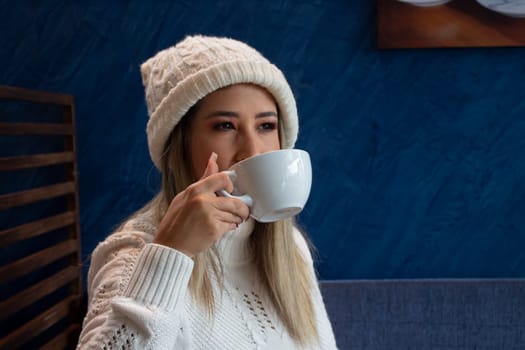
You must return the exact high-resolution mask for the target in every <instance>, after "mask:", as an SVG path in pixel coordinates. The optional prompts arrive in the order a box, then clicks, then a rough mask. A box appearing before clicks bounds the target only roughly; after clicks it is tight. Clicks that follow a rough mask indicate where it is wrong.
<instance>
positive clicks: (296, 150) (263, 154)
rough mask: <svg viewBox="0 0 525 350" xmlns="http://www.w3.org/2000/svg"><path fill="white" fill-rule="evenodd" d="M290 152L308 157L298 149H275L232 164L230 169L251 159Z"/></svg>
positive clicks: (303, 151)
mask: <svg viewBox="0 0 525 350" xmlns="http://www.w3.org/2000/svg"><path fill="white" fill-rule="evenodd" d="M290 151H293V152H298V153H303V154H306V155H307V156H309V153H308V152H307V151H305V150H303V149H299V148H281V149H276V150H273V151H268V152H264V153H258V154H255V155H253V156H250V157H248V158H245V159H243V160H240V161H238V162H237V163H235V164H233V165H232V166H231V167H230V169H233V168H235V167H237V166H239V165H241V164H243V163H246V162H248V161H250V160H251V159H253V158H259V157H266V156H270V155H272V154H274V153H281V152H290Z"/></svg>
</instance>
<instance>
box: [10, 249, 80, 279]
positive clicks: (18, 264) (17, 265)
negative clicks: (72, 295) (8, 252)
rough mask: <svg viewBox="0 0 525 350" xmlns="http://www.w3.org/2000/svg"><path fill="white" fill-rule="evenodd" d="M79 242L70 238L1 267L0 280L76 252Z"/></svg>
mask: <svg viewBox="0 0 525 350" xmlns="http://www.w3.org/2000/svg"><path fill="white" fill-rule="evenodd" d="M77 247H78V242H77V240H75V239H69V240H67V241H65V242H62V243H60V244H57V245H54V246H51V247H49V248H46V249H42V250H40V251H38V252H37V253H35V254H32V255H29V256H27V257H25V258H22V259H19V260H17V261H15V262H12V263H10V264H7V265H4V266H2V267H0V281H2V282H4V283H5V282H7V281H10V280H13V279H15V278H17V277H19V276H22V275H25V274H27V273H29V272H31V271H33V270H36V269H39V268H41V267H43V266H45V265H48V264H49V263H51V262H53V261H56V260H58V259H60V258H62V257H65V256H67V255H69V254H72V253H75V252H76V250H77Z"/></svg>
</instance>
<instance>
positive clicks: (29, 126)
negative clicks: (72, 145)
mask: <svg viewBox="0 0 525 350" xmlns="http://www.w3.org/2000/svg"><path fill="white" fill-rule="evenodd" d="M71 134H73V125H71V124H66V123H6V122H0V135H71Z"/></svg>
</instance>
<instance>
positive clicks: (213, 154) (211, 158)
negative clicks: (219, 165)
mask: <svg viewBox="0 0 525 350" xmlns="http://www.w3.org/2000/svg"><path fill="white" fill-rule="evenodd" d="M217 157H218V155H217V153H215V152H211V155H210V160H213V161H216V160H217Z"/></svg>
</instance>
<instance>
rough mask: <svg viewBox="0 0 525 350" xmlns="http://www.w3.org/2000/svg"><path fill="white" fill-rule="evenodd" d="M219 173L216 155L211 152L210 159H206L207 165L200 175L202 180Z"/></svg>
mask: <svg viewBox="0 0 525 350" xmlns="http://www.w3.org/2000/svg"><path fill="white" fill-rule="evenodd" d="M218 172H219V165H218V164H217V153H215V152H211V155H210V158H209V159H208V165H207V166H206V169H205V170H204V174H202V179H204V178H206V177H208V176H210V175H213V174H216V173H218Z"/></svg>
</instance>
